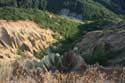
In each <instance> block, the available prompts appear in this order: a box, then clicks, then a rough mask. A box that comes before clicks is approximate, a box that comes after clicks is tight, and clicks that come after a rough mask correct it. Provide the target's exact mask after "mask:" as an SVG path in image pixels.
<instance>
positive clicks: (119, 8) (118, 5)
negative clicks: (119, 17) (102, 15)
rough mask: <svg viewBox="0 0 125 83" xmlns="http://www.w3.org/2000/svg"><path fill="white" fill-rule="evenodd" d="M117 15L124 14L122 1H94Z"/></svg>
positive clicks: (124, 7)
mask: <svg viewBox="0 0 125 83" xmlns="http://www.w3.org/2000/svg"><path fill="white" fill-rule="evenodd" d="M94 1H97V2H99V3H100V4H102V5H104V6H105V7H106V8H108V9H110V10H111V11H113V12H115V13H117V14H124V13H125V5H124V3H125V1H124V0H94Z"/></svg>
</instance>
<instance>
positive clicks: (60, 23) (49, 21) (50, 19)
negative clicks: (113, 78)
mask: <svg viewBox="0 0 125 83" xmlns="http://www.w3.org/2000/svg"><path fill="white" fill-rule="evenodd" d="M0 12H1V13H0V19H5V20H15V21H16V20H32V21H34V22H36V23H38V24H39V25H40V26H41V27H43V28H49V29H52V30H53V31H55V32H58V33H60V34H61V35H63V36H64V38H69V39H71V38H72V37H73V36H74V35H75V34H77V33H78V31H79V28H78V27H79V26H80V25H81V23H79V22H75V21H72V20H71V19H68V18H63V17H60V16H58V15H54V14H53V13H49V12H47V11H41V10H38V9H24V8H0ZM71 32H72V33H71ZM55 37H56V38H57V39H58V36H55Z"/></svg>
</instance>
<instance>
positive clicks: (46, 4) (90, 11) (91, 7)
mask: <svg viewBox="0 0 125 83" xmlns="http://www.w3.org/2000/svg"><path fill="white" fill-rule="evenodd" d="M112 3H113V4H112ZM115 3H117V2H116V1H115V0H114V2H111V1H107V0H104V1H102V0H6V1H5V0H0V7H16V8H36V9H41V10H48V11H50V12H54V13H57V14H58V13H60V11H61V10H63V9H66V10H68V12H69V14H71V15H72V16H75V15H74V14H76V16H77V15H80V16H81V19H82V20H92V19H104V18H107V19H114V18H117V15H116V14H115V13H114V12H115V11H116V12H117V11H118V9H119V6H118V8H117V6H116V5H115ZM118 4H122V1H121V3H118ZM120 7H121V6H120ZM121 8H122V9H123V8H124V5H122V7H121ZM118 12H119V11H118ZM121 12H122V11H121Z"/></svg>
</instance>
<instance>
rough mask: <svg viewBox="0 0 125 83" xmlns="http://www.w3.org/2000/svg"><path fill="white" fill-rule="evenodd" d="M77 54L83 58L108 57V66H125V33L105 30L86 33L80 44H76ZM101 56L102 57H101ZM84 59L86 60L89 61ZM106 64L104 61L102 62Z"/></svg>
mask: <svg viewBox="0 0 125 83" xmlns="http://www.w3.org/2000/svg"><path fill="white" fill-rule="evenodd" d="M76 47H78V52H79V53H80V55H81V56H83V57H85V58H86V57H89V58H92V57H93V58H96V57H94V56H97V57H98V56H101V57H104V58H105V57H109V59H108V61H107V63H108V65H110V66H113V65H114V66H121V67H123V66H125V64H124V61H125V56H124V55H125V31H124V30H121V31H120V30H117V31H112V30H105V31H103V30H102V31H92V32H88V33H87V34H86V35H85V36H84V38H83V39H82V41H81V42H80V43H77V45H76ZM102 55H103V56H102ZM89 58H86V59H89ZM104 62H106V61H104Z"/></svg>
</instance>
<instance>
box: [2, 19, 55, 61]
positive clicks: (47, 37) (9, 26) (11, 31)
mask: <svg viewBox="0 0 125 83" xmlns="http://www.w3.org/2000/svg"><path fill="white" fill-rule="evenodd" d="M53 35H54V32H53V31H52V30H49V29H43V28H41V27H40V26H39V25H37V24H36V23H34V22H32V21H16V22H14V21H5V20H0V58H1V59H3V58H4V59H9V58H12V57H15V55H17V54H18V55H19V54H20V53H23V54H24V55H27V57H32V54H33V52H34V51H38V50H40V49H45V48H47V47H48V46H49V45H50V44H52V43H54V42H56V40H55V39H54V38H53Z"/></svg>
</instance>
